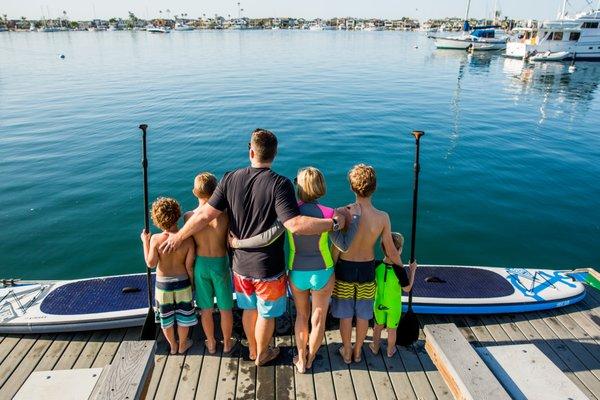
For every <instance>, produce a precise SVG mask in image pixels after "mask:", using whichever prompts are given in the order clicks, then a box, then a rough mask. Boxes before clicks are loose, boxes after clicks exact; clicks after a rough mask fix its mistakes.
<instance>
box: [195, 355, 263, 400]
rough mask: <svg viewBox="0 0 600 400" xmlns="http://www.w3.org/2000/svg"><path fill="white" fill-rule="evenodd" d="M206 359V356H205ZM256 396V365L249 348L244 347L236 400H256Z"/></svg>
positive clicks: (239, 363) (240, 361)
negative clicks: (251, 358)
mask: <svg viewBox="0 0 600 400" xmlns="http://www.w3.org/2000/svg"><path fill="white" fill-rule="evenodd" d="M205 358H206V356H205ZM202 369H204V368H202ZM255 395H256V365H255V364H254V361H252V360H250V358H249V352H248V347H245V346H244V347H242V349H241V355H240V359H239V362H238V376H237V386H236V388H235V398H236V400H254V398H255Z"/></svg>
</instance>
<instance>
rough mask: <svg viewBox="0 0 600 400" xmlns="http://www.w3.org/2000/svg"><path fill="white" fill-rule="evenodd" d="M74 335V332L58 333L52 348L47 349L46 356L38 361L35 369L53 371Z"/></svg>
mask: <svg viewBox="0 0 600 400" xmlns="http://www.w3.org/2000/svg"><path fill="white" fill-rule="evenodd" d="M73 336H74V335H73V334H72V333H58V334H56V336H55V337H54V341H53V342H52V344H51V345H50V348H49V349H48V350H47V351H46V353H45V354H44V357H43V358H42V359H41V360H40V361H39V362H38V363H37V365H36V366H35V368H34V370H33V371H51V370H52V368H54V366H55V365H56V363H57V362H58V360H59V359H60V357H61V356H62V353H63V352H64V351H65V349H66V348H67V346H68V345H69V343H70V342H71V338H72V337H73Z"/></svg>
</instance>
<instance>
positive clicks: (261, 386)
mask: <svg viewBox="0 0 600 400" xmlns="http://www.w3.org/2000/svg"><path fill="white" fill-rule="evenodd" d="M270 345H271V346H274V345H275V339H274V338H273V339H271V344H270ZM279 351H280V352H281V349H280V350H279ZM280 358H281V353H280V355H279V357H278V359H277V360H275V361H272V362H270V363H269V364H267V365H265V366H262V367H260V368H257V369H256V398H257V399H265V400H274V399H275V365H274V363H276V362H279V360H280Z"/></svg>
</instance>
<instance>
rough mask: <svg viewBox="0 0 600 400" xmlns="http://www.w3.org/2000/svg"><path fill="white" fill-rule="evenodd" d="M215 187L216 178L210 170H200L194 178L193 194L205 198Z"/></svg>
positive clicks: (210, 194)
mask: <svg viewBox="0 0 600 400" xmlns="http://www.w3.org/2000/svg"><path fill="white" fill-rule="evenodd" d="M216 188H217V178H216V177H215V176H214V175H213V174H211V173H210V172H201V173H199V174H198V175H196V178H194V189H193V190H192V192H193V193H194V196H196V197H198V198H199V199H207V198H209V197H210V196H212V194H213V192H214V191H215V189H216Z"/></svg>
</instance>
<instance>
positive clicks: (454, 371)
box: [425, 324, 510, 399]
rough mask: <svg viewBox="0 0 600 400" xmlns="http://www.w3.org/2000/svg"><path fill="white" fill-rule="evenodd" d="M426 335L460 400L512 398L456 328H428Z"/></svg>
mask: <svg viewBox="0 0 600 400" xmlns="http://www.w3.org/2000/svg"><path fill="white" fill-rule="evenodd" d="M425 334H426V336H427V341H426V344H425V348H426V349H427V352H428V353H429V355H430V356H431V359H432V360H433V362H434V364H435V365H436V367H437V369H438V370H439V371H440V373H441V374H442V376H443V377H444V380H445V381H446V383H447V384H448V387H449V388H450V390H451V391H452V393H453V394H454V396H455V397H456V398H462V399H510V396H509V395H508V393H507V392H506V390H504V388H503V387H502V385H500V383H499V382H498V380H497V379H496V378H495V377H494V375H493V374H492V372H491V371H490V370H489V368H487V367H486V365H485V364H484V363H483V361H482V360H481V357H479V356H478V355H477V353H476V352H475V350H474V349H473V347H471V345H470V344H469V342H467V340H466V339H465V338H464V336H463V335H462V333H460V331H459V330H458V328H457V327H456V325H454V324H439V325H427V326H426V327H425Z"/></svg>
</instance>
